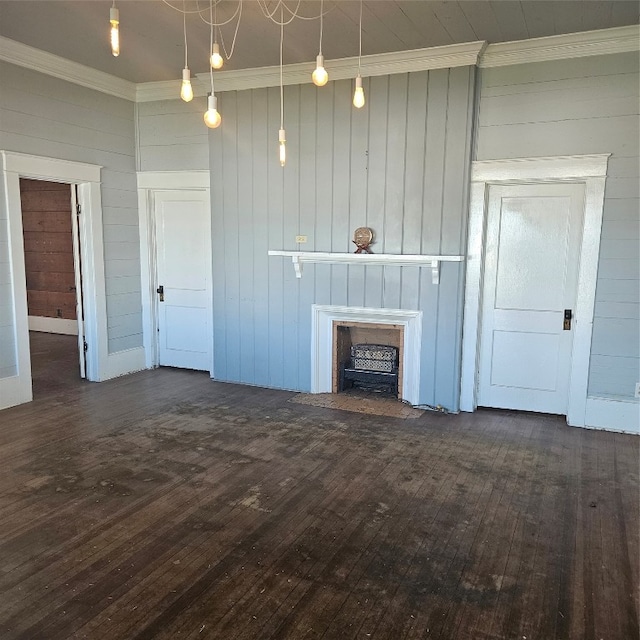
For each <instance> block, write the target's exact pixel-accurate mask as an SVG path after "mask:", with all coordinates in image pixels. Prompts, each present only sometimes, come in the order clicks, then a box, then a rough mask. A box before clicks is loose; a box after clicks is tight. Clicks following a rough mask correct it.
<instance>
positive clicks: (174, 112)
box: [137, 96, 209, 171]
mask: <svg viewBox="0 0 640 640" xmlns="http://www.w3.org/2000/svg"><path fill="white" fill-rule="evenodd" d="M176 97H177V96H176ZM206 108H207V105H206V98H194V99H193V101H192V102H189V103H185V102H183V101H182V100H177V99H176V100H158V101H156V102H141V103H139V104H138V105H137V126H138V170H139V171H196V170H206V169H208V168H209V136H208V135H207V131H208V129H207V127H206V126H205V124H204V121H203V115H204V112H205V110H206Z"/></svg>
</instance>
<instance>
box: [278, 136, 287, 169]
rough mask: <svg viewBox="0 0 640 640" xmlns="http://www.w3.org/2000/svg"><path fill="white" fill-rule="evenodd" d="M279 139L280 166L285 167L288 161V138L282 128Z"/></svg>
mask: <svg viewBox="0 0 640 640" xmlns="http://www.w3.org/2000/svg"><path fill="white" fill-rule="evenodd" d="M278 141H279V142H280V166H281V167H284V165H285V163H286V162H287V147H286V145H285V143H286V141H287V139H286V136H285V133H284V129H280V131H279V133H278Z"/></svg>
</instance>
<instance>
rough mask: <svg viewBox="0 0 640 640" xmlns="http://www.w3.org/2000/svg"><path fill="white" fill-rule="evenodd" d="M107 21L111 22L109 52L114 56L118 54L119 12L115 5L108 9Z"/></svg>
mask: <svg viewBox="0 0 640 640" xmlns="http://www.w3.org/2000/svg"><path fill="white" fill-rule="evenodd" d="M109 22H110V23H111V53H112V54H113V55H114V56H116V57H117V56H119V55H120V30H119V24H120V12H119V11H118V9H117V8H116V7H111V9H110V10H109Z"/></svg>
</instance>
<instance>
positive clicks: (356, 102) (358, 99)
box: [353, 0, 364, 109]
mask: <svg viewBox="0 0 640 640" xmlns="http://www.w3.org/2000/svg"><path fill="white" fill-rule="evenodd" d="M361 63H362V0H360V42H359V46H358V75H357V76H356V89H355V91H354V92H353V106H354V107H356V109H362V107H364V89H363V88H362V76H361V75H360V68H361Z"/></svg>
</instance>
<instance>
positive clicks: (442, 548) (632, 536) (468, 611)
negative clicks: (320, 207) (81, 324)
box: [0, 335, 640, 640]
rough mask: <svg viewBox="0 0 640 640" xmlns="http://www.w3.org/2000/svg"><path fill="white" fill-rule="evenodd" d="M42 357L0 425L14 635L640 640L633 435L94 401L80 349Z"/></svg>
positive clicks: (119, 388)
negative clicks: (82, 374)
mask: <svg viewBox="0 0 640 640" xmlns="http://www.w3.org/2000/svg"><path fill="white" fill-rule="evenodd" d="M32 345H33V352H34V354H35V355H34V380H35V382H34V389H35V398H36V399H35V400H34V402H32V403H30V404H27V405H23V406H21V407H15V408H13V409H9V410H5V411H3V412H0V505H1V516H2V517H1V519H0V638H2V639H3V640H14V639H21V640H22V639H25V640H26V639H27V638H31V639H37V640H62V639H67V638H72V639H80V638H89V639H91V640H94V639H96V640H111V639H113V640H124V639H126V640H129V639H131V640H143V639H145V640H146V639H152V638H153V639H176V638H184V639H192V640H193V639H203V638H208V639H217V638H221V639H223V638H224V639H233V640H235V639H238V640H240V639H246V640H257V639H267V638H273V639H288V638H290V639H298V638H305V639H311V638H314V639H318V638H322V639H323V640H332V639H344V638H358V639H362V640H367V639H370V638H372V639H375V640H400V639H416V638H428V639H441V640H457V639H460V640H467V639H469V640H497V639H505V640H507V639H508V640H522V639H523V638H526V639H527V640H532V639H534V640H554V639H557V640H561V639H562V640H569V639H571V640H573V639H575V640H599V639H602V640H632V639H636V638H638V636H639V627H638V601H637V597H638V584H639V562H640V558H639V540H638V522H639V484H638V464H639V463H638V461H639V450H638V444H639V440H640V439H638V438H637V437H634V436H631V435H622V434H614V433H606V432H598V431H588V430H581V429H574V428H570V427H567V426H566V425H565V424H564V423H563V419H562V418H558V417H553V416H541V415H535V414H528V413H518V412H510V411H488V410H484V411H478V412H477V413H476V414H472V415H470V414H460V415H457V416H446V415H440V414H434V413H428V412H427V413H425V414H424V415H423V416H422V417H420V418H417V419H412V420H402V419H398V418H390V417H376V416H370V415H362V414H356V413H347V412H343V411H338V410H333V409H324V408H319V407H313V406H305V405H300V404H294V403H291V402H289V400H290V399H291V398H292V397H293V395H294V394H292V393H289V392H283V391H273V390H267V389H260V388H251V387H243V386H239V385H232V384H221V383H215V382H212V381H211V380H209V378H208V376H207V375H206V374H201V373H197V372H189V371H178V370H172V369H160V370H156V371H145V372H142V373H139V374H135V375H132V376H127V377H124V378H119V379H117V380H113V381H110V382H106V383H102V384H91V383H87V382H80V381H79V380H78V379H77V374H75V367H76V361H77V351H74V349H75V347H74V344H73V339H70V338H68V337H55V338H54V339H53V341H51V340H49V341H46V340H44V339H43V338H42V337H40V336H37V335H36V336H34V339H33V342H32ZM65 362H66V364H64V363H65ZM52 363H53V364H52Z"/></svg>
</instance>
